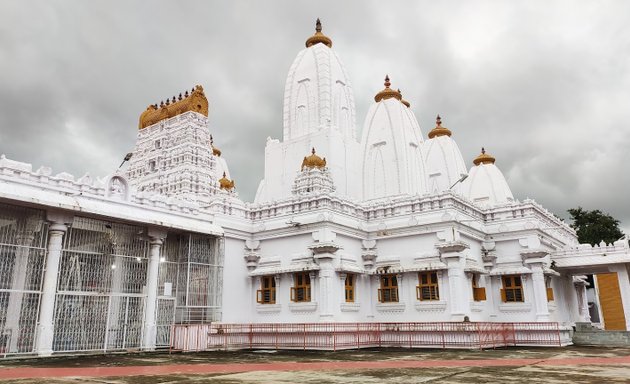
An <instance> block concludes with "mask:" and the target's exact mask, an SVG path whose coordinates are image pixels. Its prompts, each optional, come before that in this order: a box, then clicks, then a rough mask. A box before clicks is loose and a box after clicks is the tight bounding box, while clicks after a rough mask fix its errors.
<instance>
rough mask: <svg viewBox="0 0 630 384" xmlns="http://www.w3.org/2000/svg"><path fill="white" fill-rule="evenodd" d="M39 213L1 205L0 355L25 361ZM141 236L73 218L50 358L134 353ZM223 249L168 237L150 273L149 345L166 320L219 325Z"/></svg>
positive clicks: (142, 289) (36, 277)
mask: <svg viewBox="0 0 630 384" xmlns="http://www.w3.org/2000/svg"><path fill="white" fill-rule="evenodd" d="M47 242H48V224H47V221H46V213H45V211H43V210H37V209H32V208H27V207H19V206H13V205H9V204H0V356H7V355H15V354H20V353H34V352H36V351H35V346H36V330H37V325H38V320H39V308H40V306H41V302H40V301H41V294H42V285H43V280H44V266H45V262H46V255H47ZM149 248H150V246H149V238H148V236H147V229H146V228H144V227H141V226H135V225H130V224H125V223H119V222H111V221H106V220H99V219H94V218H86V217H74V219H73V220H72V224H71V225H70V227H69V228H68V230H67V232H66V233H65V234H64V237H63V246H62V252H61V258H60V261H59V272H58V275H57V284H56V293H55V309H54V335H53V351H54V352H78V351H97V350H100V351H112V350H125V349H135V348H140V347H141V346H142V339H143V332H144V318H145V313H144V312H145V308H146V302H145V301H146V297H147V292H146V287H147V273H148V263H149V258H148V256H149ZM222 275H223V241H222V239H219V238H217V237H214V236H206V235H198V234H189V233H169V234H168V236H167V238H166V239H165V242H164V244H163V247H162V252H161V258H160V265H159V272H158V302H157V306H156V327H157V329H156V331H157V332H156V333H157V334H156V345H157V346H158V347H168V346H169V345H170V338H171V331H172V326H173V324H174V323H175V322H182V323H204V322H211V321H219V320H220V316H221V287H222Z"/></svg>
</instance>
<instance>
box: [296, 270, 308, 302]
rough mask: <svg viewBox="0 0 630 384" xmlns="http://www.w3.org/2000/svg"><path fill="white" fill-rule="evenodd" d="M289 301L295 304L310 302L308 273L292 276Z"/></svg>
mask: <svg viewBox="0 0 630 384" xmlns="http://www.w3.org/2000/svg"><path fill="white" fill-rule="evenodd" d="M291 301H293V302H296V303H300V302H305V301H311V276H310V275H309V273H308V272H299V273H296V274H294V275H293V287H291Z"/></svg>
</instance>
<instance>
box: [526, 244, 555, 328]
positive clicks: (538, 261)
mask: <svg viewBox="0 0 630 384" xmlns="http://www.w3.org/2000/svg"><path fill="white" fill-rule="evenodd" d="M548 254H549V253H548V252H547V251H544V250H532V251H525V252H521V257H522V258H523V263H524V264H525V266H527V267H529V269H531V271H532V285H533V288H534V305H535V307H536V321H541V322H544V321H549V305H548V303H547V285H546V284H545V275H544V273H543V264H544V263H545V260H544V259H543V258H544V257H545V256H547V255H548Z"/></svg>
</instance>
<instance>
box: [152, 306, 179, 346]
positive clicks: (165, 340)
mask: <svg viewBox="0 0 630 384" xmlns="http://www.w3.org/2000/svg"><path fill="white" fill-rule="evenodd" d="M155 319H156V322H155V325H156V339H155V346H156V347H158V348H159V347H164V348H168V347H169V346H170V345H171V331H172V328H173V323H174V322H175V298H174V297H167V298H164V297H160V298H158V302H157V315H156V317H155Z"/></svg>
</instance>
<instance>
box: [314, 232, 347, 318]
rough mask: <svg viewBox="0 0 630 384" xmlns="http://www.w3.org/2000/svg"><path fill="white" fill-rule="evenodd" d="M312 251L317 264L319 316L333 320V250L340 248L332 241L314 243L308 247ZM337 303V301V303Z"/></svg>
mask: <svg viewBox="0 0 630 384" xmlns="http://www.w3.org/2000/svg"><path fill="white" fill-rule="evenodd" d="M309 248H310V249H311V250H312V251H313V258H314V259H315V262H316V263H317V264H318V265H319V279H318V291H317V292H318V295H317V296H318V297H317V299H318V303H319V318H320V320H322V321H333V319H334V305H335V302H336V300H334V296H333V292H334V290H335V286H334V283H335V281H333V280H334V276H335V267H334V265H333V261H334V260H335V258H336V256H335V254H334V253H335V252H337V250H338V249H339V248H340V247H339V246H338V245H336V244H334V243H332V242H323V243H321V242H320V243H315V244H313V245H311V246H310V247H309ZM337 305H339V303H337Z"/></svg>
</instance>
